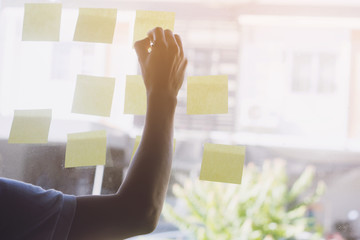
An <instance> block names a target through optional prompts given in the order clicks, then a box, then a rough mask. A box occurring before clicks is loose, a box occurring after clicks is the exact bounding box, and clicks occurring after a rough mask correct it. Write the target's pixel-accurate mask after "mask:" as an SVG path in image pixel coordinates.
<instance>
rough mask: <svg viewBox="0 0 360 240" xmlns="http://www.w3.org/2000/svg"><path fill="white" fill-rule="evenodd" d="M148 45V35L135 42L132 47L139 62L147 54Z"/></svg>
mask: <svg viewBox="0 0 360 240" xmlns="http://www.w3.org/2000/svg"><path fill="white" fill-rule="evenodd" d="M149 47H150V39H149V38H148V37H147V38H144V39H142V40H139V41H136V42H135V44H134V48H135V51H136V54H137V56H138V58H139V61H140V62H143V61H144V59H145V58H146V56H147V55H148V54H149V52H148V49H149Z"/></svg>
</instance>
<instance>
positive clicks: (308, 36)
mask: <svg viewBox="0 0 360 240" xmlns="http://www.w3.org/2000/svg"><path fill="white" fill-rule="evenodd" d="M25 2H26V3H29V2H34V3H35V2H36V3H38V2H61V3H62V4H63V12H62V22H61V32H60V41H59V42H22V41H21V33H22V21H23V13H24V3H25ZM79 7H100V8H117V9H118V18H117V25H116V30H115V37H114V42H113V44H101V43H83V42H74V41H72V38H73V34H74V29H75V24H76V20H77V16H78V8H79ZM137 9H139V10H159V11H174V12H176V22H175V33H178V34H179V35H180V36H181V38H182V40H183V44H184V49H185V54H186V56H187V58H188V60H189V64H188V69H187V75H189V76H190V75H192V76H193V75H217V74H226V75H228V77H229V113H228V114H225V115H204V116H194V115H186V81H185V82H184V85H183V87H182V89H181V90H180V93H179V101H178V108H177V112H176V119H175V138H176V151H175V154H174V164H173V171H172V179H171V185H170V188H169V192H168V197H167V202H168V203H169V204H170V205H172V206H174V207H175V208H176V209H177V210H179V209H180V211H182V210H181V209H185V208H184V206H182V205H181V201H180V199H178V197H177V196H176V194H174V192H173V191H172V190H173V185H174V184H175V183H177V184H179V185H175V186H182V185H183V184H184V181H183V180H182V179H193V180H194V182H195V183H196V181H199V180H197V179H198V176H199V170H200V165H201V160H202V151H203V144H204V143H206V142H211V143H219V144H234V145H245V146H247V151H246V160H245V164H246V165H247V164H249V163H253V164H254V165H255V166H258V168H259V169H260V171H261V167H262V166H263V164H264V162H266V161H267V160H270V161H271V162H270V163H271V164H275V162H273V161H272V160H274V159H282V161H283V163H285V164H286V175H287V177H288V179H289V181H288V185H289V186H291V184H292V183H293V182H294V181H295V180H296V179H297V178H298V177H299V176H300V175H301V174H302V173H303V172H304V170H305V169H306V167H307V166H309V165H311V166H314V167H315V169H316V173H315V175H314V179H313V180H312V181H311V182H312V185H311V186H310V191H311V189H313V190H314V189H315V186H316V184H317V183H318V182H319V181H323V182H325V185H326V190H325V193H324V194H323V195H322V197H321V198H320V201H317V202H316V203H312V204H311V205H309V206H307V210H306V214H307V216H311V217H313V218H314V219H316V224H315V225H316V226H319V227H320V228H322V231H323V236H324V238H325V237H326V236H328V235H329V234H333V233H335V232H339V233H341V234H342V235H343V236H344V237H345V238H347V239H360V216H359V214H360V201H359V199H360V1H357V0H311V1H310V0H222V1H215V0H197V1H191V0H186V1H180V0H164V1H152V0H143V1H136V0H135V1H134V0H131V1H130V0H129V1H123V0H101V1H100V0H99V1H94V0H66V1H65V0H64V1H24V0H2V1H0V126H1V128H0V176H3V177H9V178H15V179H18V180H23V181H26V182H31V183H34V184H38V185H41V186H43V187H44V188H56V189H58V190H61V191H64V192H65V193H69V194H76V195H82V194H100V193H102V194H107V193H112V192H115V191H116V190H117V188H118V187H119V185H120V184H121V181H122V179H123V177H124V174H125V173H126V170H127V166H128V163H129V160H130V156H131V152H132V150H133V144H134V138H135V137H136V135H141V131H142V127H143V123H144V117H141V116H133V115H124V114H123V109H124V87H125V76H126V75H131V74H140V72H139V68H138V64H137V57H136V54H135V51H134V50H133V48H132V46H131V44H132V34H133V26H134V19H135V10H137ZM77 74H89V75H97V76H109V77H116V89H115V94H114V101H113V107H112V114H111V117H110V118H102V117H95V116H87V115H80V114H71V113H70V111H71V104H72V99H73V94H74V89H75V80H76V76H77ZM39 108H51V109H53V121H52V123H51V128H50V135H49V144H44V145H17V144H16V145H14V144H13V145H10V144H8V143H7V139H8V136H9V132H10V127H11V122H12V117H13V112H14V109H39ZM95 129H106V130H107V133H108V150H107V165H106V166H105V167H101V166H98V167H96V168H95V167H89V168H75V169H64V168H63V165H64V156H65V146H66V135H67V133H73V132H81V131H90V130H95ZM245 171H246V170H244V174H245ZM183 212H184V214H185V215H186V213H188V212H187V211H186V210H183ZM223 217H224V218H225V217H226V216H223ZM218 221H219V222H221V221H222V218H219V219H218ZM262 237H265V236H262ZM262 237H260V238H262ZM297 238H298V239H309V238H307V235H301V236H300V237H297ZM144 239H194V236H192V235H191V233H190V232H187V231H184V230H182V229H181V228H179V226H178V225H176V224H175V223H174V222H171V221H170V222H169V221H168V220H166V219H165V218H162V219H161V221H160V224H159V226H158V229H157V230H156V231H155V233H153V234H150V235H149V236H148V237H144Z"/></svg>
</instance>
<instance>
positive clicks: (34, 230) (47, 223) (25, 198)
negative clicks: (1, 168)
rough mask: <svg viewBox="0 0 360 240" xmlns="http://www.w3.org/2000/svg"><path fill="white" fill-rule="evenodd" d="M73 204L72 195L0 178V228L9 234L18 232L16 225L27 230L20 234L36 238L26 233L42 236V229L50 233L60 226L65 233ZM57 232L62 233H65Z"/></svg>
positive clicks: (73, 210) (70, 220) (68, 226)
mask: <svg viewBox="0 0 360 240" xmlns="http://www.w3.org/2000/svg"><path fill="white" fill-rule="evenodd" d="M75 207H76V199H75V197H74V196H70V195H66V194H63V193H61V192H59V191H56V190H52V189H51V190H45V189H43V188H41V187H38V186H35V185H32V184H28V183H24V182H20V181H16V180H12V179H6V178H0V208H1V209H0V212H2V214H1V215H2V216H0V229H7V231H8V233H7V234H9V235H11V236H14V235H13V234H15V236H18V235H17V234H19V233H17V230H16V229H18V228H19V227H21V229H23V230H24V231H23V234H29V235H26V237H25V236H22V237H25V238H26V239H36V238H31V237H29V236H43V235H41V234H44V231H43V230H44V229H47V231H46V234H50V235H51V234H54V233H55V232H57V231H59V230H62V231H64V232H65V235H67V233H68V231H69V230H68V229H69V228H70V226H71V222H72V218H73V215H74V212H75ZM50 229H51V230H50ZM39 234H40V235H39ZM60 235H62V236H64V233H63V234H60ZM53 236H56V235H53ZM18 237H20V236H18ZM0 238H1V234H0ZM20 238H21V237H20ZM25 238H24V239H25ZM37 239H52V238H37ZM63 239H65V238H63Z"/></svg>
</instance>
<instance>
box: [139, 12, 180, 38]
mask: <svg viewBox="0 0 360 240" xmlns="http://www.w3.org/2000/svg"><path fill="white" fill-rule="evenodd" d="M174 25H175V13H174V12H161V11H143V10H137V11H136V18H135V26H134V41H133V43H135V42H136V41H138V40H141V39H144V38H146V37H147V33H148V32H149V31H150V30H152V29H153V28H155V27H161V28H163V29H164V30H165V29H169V30H171V31H174Z"/></svg>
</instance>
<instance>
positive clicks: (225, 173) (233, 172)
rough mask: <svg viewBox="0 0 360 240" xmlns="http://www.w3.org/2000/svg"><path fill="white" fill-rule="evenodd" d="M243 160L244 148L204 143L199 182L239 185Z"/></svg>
mask: <svg viewBox="0 0 360 240" xmlns="http://www.w3.org/2000/svg"><path fill="white" fill-rule="evenodd" d="M244 160H245V147H244V146H232V145H222V144H210V143H206V144H205V145H204V153H203V159H202V163H201V170H200V180H206V181H214V182H224V183H237V184H240V183H241V178H242V172H243V166H244Z"/></svg>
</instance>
